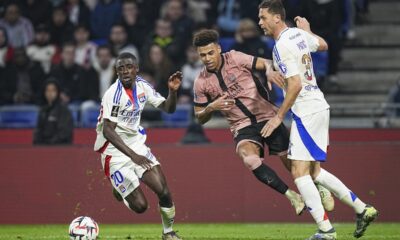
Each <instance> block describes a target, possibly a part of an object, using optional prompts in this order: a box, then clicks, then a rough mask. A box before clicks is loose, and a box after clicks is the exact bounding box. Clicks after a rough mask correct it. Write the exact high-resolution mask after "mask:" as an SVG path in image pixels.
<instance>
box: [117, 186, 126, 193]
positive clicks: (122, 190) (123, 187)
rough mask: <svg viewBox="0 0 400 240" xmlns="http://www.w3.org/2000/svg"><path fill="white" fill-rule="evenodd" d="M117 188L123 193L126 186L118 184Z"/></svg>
mask: <svg viewBox="0 0 400 240" xmlns="http://www.w3.org/2000/svg"><path fill="white" fill-rule="evenodd" d="M118 188H119V190H120V191H121V192H122V193H124V192H125V191H126V188H125V186H124V185H122V184H121V185H119V187H118Z"/></svg>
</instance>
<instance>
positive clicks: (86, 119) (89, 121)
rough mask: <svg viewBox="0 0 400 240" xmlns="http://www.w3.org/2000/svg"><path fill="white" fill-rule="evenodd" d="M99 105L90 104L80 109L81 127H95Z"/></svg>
mask: <svg viewBox="0 0 400 240" xmlns="http://www.w3.org/2000/svg"><path fill="white" fill-rule="evenodd" d="M99 111H100V106H91V107H88V108H85V109H82V110H81V122H80V126H81V127H83V128H95V127H96V124H97V118H98V117H99Z"/></svg>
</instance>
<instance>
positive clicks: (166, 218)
mask: <svg viewBox="0 0 400 240" xmlns="http://www.w3.org/2000/svg"><path fill="white" fill-rule="evenodd" d="M160 213H161V221H162V225H163V232H164V233H169V232H172V225H173V224H174V217H175V206H174V205H172V207H170V208H165V207H160Z"/></svg>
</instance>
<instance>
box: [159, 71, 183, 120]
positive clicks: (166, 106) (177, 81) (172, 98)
mask: <svg viewBox="0 0 400 240" xmlns="http://www.w3.org/2000/svg"><path fill="white" fill-rule="evenodd" d="M181 83H182V72H179V71H177V72H175V73H174V74H172V75H171V76H170V77H169V79H168V89H169V93H168V97H167V99H166V100H165V101H164V102H163V103H161V104H160V106H158V108H160V109H162V110H163V111H165V112H167V113H173V112H175V109H176V102H177V101H178V94H177V93H178V89H179V87H180V86H181Z"/></svg>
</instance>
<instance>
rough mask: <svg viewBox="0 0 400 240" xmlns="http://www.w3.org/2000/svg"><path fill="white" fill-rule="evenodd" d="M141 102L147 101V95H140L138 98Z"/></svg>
mask: <svg viewBox="0 0 400 240" xmlns="http://www.w3.org/2000/svg"><path fill="white" fill-rule="evenodd" d="M138 99H139V102H141V103H143V102H145V101H146V95H145V94H144V93H141V94H139V96H138Z"/></svg>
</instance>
